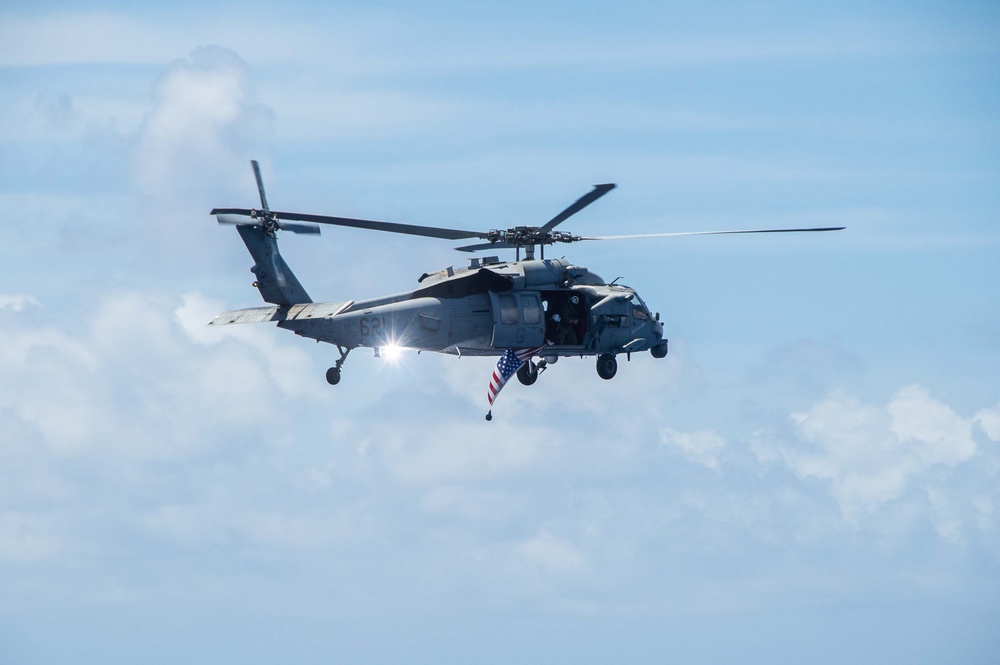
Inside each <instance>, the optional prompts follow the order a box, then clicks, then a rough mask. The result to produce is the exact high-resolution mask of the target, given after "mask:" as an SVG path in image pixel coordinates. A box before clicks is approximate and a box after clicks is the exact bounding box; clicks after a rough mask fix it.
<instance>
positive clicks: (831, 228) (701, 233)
mask: <svg viewBox="0 0 1000 665" xmlns="http://www.w3.org/2000/svg"><path fill="white" fill-rule="evenodd" d="M846 228H847V227H846V226H825V227H819V228H810V229H750V230H747V231H684V232H681V233H637V234H633V235H626V236H583V237H581V238H580V240H631V239H632V238H671V237H675V236H717V235H729V234H733V233H801V232H809V231H843V230H844V229H846Z"/></svg>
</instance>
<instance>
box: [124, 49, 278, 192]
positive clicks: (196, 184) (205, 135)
mask: <svg viewBox="0 0 1000 665" xmlns="http://www.w3.org/2000/svg"><path fill="white" fill-rule="evenodd" d="M272 124H273V113H272V112H271V111H270V110H269V109H268V108H267V107H265V106H263V105H262V104H260V103H258V102H257V101H256V96H255V93H254V89H253V86H252V85H251V80H250V75H249V70H248V68H247V65H246V63H245V62H244V61H243V60H241V59H240V57H239V56H238V55H237V54H236V53H235V52H233V51H231V50H229V49H225V48H222V47H218V46H208V47H202V48H199V49H197V50H196V51H194V52H193V53H192V54H191V56H190V58H189V59H186V60H180V61H177V62H175V63H174V64H173V65H172V66H171V68H170V69H169V71H167V72H166V73H165V74H164V75H163V76H162V77H161V78H160V80H159V82H158V83H157V85H156V89H155V106H154V107H153V109H152V110H151V111H150V113H149V114H148V115H147V117H146V119H145V122H144V123H143V127H142V130H141V135H140V138H139V145H138V150H137V154H136V173H135V178H136V181H137V183H138V185H139V186H140V188H141V189H142V190H143V191H144V192H145V193H147V194H149V195H152V196H155V197H157V198H160V199H164V200H175V199H177V198H178V197H188V198H191V197H194V198H197V199H199V200H202V199H206V198H208V197H210V196H211V195H217V194H218V192H219V191H221V190H223V189H224V188H223V183H227V182H229V181H230V179H231V178H232V177H233V176H234V175H235V174H239V175H240V176H242V177H243V178H245V177H246V160H248V159H250V158H251V157H253V156H255V155H254V153H255V152H257V151H259V150H260V147H261V145H262V144H263V143H264V142H265V141H266V140H267V138H268V137H269V135H270V133H271V127H272Z"/></svg>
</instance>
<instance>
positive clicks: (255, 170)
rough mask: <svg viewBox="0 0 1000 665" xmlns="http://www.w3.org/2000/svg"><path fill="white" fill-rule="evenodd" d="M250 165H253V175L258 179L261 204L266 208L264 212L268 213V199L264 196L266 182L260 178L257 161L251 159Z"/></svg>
mask: <svg viewBox="0 0 1000 665" xmlns="http://www.w3.org/2000/svg"><path fill="white" fill-rule="evenodd" d="M250 163H251V164H253V175H254V177H255V178H257V191H259V192H260V204H261V205H262V206H264V210H265V211H267V210H269V208H268V207H267V197H266V196H264V180H263V179H262V178H261V177H260V164H258V163H257V160H256V159H251V160H250Z"/></svg>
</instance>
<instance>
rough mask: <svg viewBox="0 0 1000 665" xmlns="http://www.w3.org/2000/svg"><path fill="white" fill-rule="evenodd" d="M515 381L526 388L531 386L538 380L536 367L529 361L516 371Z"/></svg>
mask: <svg viewBox="0 0 1000 665" xmlns="http://www.w3.org/2000/svg"><path fill="white" fill-rule="evenodd" d="M517 380H518V381H520V382H521V383H522V384H524V385H526V386H530V385H533V384H534V383H535V381H537V380H538V365H536V364H535V363H533V362H532V361H531V360H530V359H529V360H528V361H527V362H525V363H524V364H523V365H521V367H520V369H518V370H517Z"/></svg>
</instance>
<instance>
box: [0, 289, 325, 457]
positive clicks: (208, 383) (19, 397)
mask: <svg viewBox="0 0 1000 665" xmlns="http://www.w3.org/2000/svg"><path fill="white" fill-rule="evenodd" d="M4 298H5V301H6V302H14V303H23V302H30V301H31V299H30V298H28V297H19V298H16V299H15V298H12V297H9V296H5V297H4ZM211 307H212V306H211V304H210V303H209V302H208V301H206V300H205V299H203V298H201V297H200V296H198V295H195V294H191V295H188V296H185V297H184V298H183V299H181V301H180V302H177V300H176V299H174V298H172V297H170V296H164V295H161V294H151V293H138V292H133V293H118V294H114V295H109V296H107V297H105V298H104V299H103V300H102V301H101V302H100V303H99V304H98V305H97V307H96V308H95V309H94V311H93V313H92V314H91V318H90V321H89V322H88V323H87V325H86V326H84V327H82V328H79V329H74V330H72V331H70V330H63V329H61V328H60V327H58V326H55V325H52V324H38V323H35V322H33V321H26V320H24V316H23V313H22V315H21V316H14V317H11V316H9V315H8V316H7V317H5V318H4V319H3V320H0V332H2V334H3V338H4V344H3V345H2V346H0V374H2V375H3V376H4V381H3V383H2V384H0V419H2V421H3V422H2V423H0V425H2V427H0V444H2V445H3V446H4V447H9V448H10V449H12V448H16V447H18V446H21V445H23V440H21V439H20V437H23V436H25V435H31V436H33V437H35V438H36V439H37V442H38V444H39V445H41V446H43V447H44V448H46V449H48V450H50V451H53V452H59V453H74V454H80V453H85V452H88V451H96V450H101V451H104V452H113V453H115V454H123V455H127V456H137V457H153V458H156V457H163V456H166V457H173V456H176V455H178V454H184V453H185V452H189V451H190V450H191V449H192V448H197V447H201V446H204V445H210V442H211V438H206V437H205V436H204V433H205V431H206V428H207V429H208V430H211V428H213V427H221V426H226V425H233V426H236V427H245V426H248V425H254V424H257V425H259V424H262V423H267V422H271V421H273V420H275V419H276V418H278V416H279V413H280V411H279V408H278V404H280V403H281V401H282V400H287V399H292V398H301V397H302V396H303V395H302V392H301V386H302V385H303V384H304V383H306V382H305V381H304V380H303V377H304V376H305V375H306V373H307V372H309V371H310V366H309V361H308V357H307V356H306V355H305V354H304V352H303V351H301V350H299V349H295V348H289V347H286V346H284V345H282V344H279V343H276V342H274V341H273V340H271V339H270V338H269V337H268V335H267V334H266V333H267V332H268V331H264V330H257V331H252V330H247V331H242V332H240V333H237V334H236V335H234V336H235V337H236V339H235V340H232V339H231V341H230V343H229V344H225V345H223V344H219V343H215V344H213V343H211V341H210V340H208V338H206V337H204V336H202V333H201V332H200V331H199V332H198V333H193V332H191V331H192V330H193V329H194V325H195V324H194V323H193V322H192V320H191V319H192V318H193V317H195V316H197V317H200V324H201V325H202V326H204V325H205V323H206V322H207V320H208V319H209V315H208V314H207V312H208V311H209V310H210V308H211ZM12 309H13V308H12ZM203 314H204V316H202V315H203ZM223 338H225V335H224V334H223V335H219V339H223ZM264 396H267V399H263V397H264ZM18 433H19V434H18Z"/></svg>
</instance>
